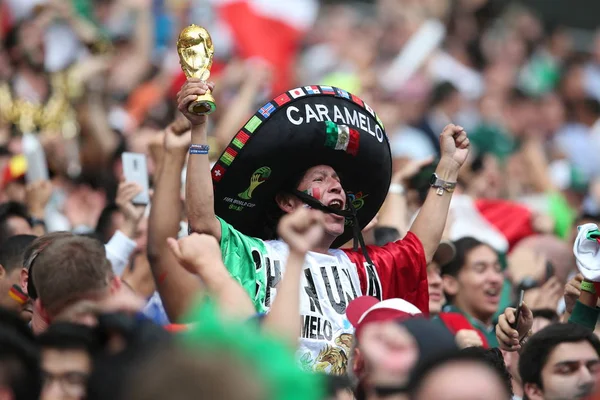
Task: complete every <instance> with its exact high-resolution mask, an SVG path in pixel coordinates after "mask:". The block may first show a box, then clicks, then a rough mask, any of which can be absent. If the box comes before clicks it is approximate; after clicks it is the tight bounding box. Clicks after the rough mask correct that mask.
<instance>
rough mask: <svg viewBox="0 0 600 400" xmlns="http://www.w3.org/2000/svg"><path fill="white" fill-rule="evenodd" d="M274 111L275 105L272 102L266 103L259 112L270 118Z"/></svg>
mask: <svg viewBox="0 0 600 400" xmlns="http://www.w3.org/2000/svg"><path fill="white" fill-rule="evenodd" d="M273 111H275V106H274V105H273V104H271V103H267V104H265V105H264V106H263V107H262V108H261V109H260V110H258V112H259V113H261V114H262V116H263V117H265V118H269V117H270V116H271V113H272V112H273Z"/></svg>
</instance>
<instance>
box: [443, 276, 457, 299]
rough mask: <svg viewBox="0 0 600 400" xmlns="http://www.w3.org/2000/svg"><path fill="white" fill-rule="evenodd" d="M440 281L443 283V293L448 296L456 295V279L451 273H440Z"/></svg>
mask: <svg viewBox="0 0 600 400" xmlns="http://www.w3.org/2000/svg"><path fill="white" fill-rule="evenodd" d="M442 282H443V285H444V293H446V294H447V295H449V296H456V295H457V294H458V289H459V285H458V279H456V278H455V277H453V276H452V275H442Z"/></svg>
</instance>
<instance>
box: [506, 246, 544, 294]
mask: <svg viewBox="0 0 600 400" xmlns="http://www.w3.org/2000/svg"><path fill="white" fill-rule="evenodd" d="M507 261H508V266H507V269H506V270H507V275H508V278H509V279H510V281H511V282H512V283H513V284H514V285H515V286H516V285H518V284H519V283H520V282H521V281H522V280H523V279H525V278H527V277H529V278H533V279H534V280H536V281H538V282H540V281H543V280H544V277H545V275H546V257H545V256H544V255H542V254H539V253H536V252H535V251H534V250H533V249H531V248H528V247H522V246H521V247H517V248H516V249H515V250H514V251H512V252H511V253H510V255H509V256H508V259H507Z"/></svg>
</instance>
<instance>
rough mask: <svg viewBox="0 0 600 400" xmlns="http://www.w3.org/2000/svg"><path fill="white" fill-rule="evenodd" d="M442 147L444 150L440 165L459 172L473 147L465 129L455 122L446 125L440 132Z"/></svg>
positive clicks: (442, 150)
mask: <svg viewBox="0 0 600 400" xmlns="http://www.w3.org/2000/svg"><path fill="white" fill-rule="evenodd" d="M440 148H441V152H442V157H441V158H440V165H444V166H446V167H448V168H451V169H452V170H454V171H456V172H457V171H458V170H459V169H460V167H461V166H462V165H463V164H464V163H465V161H466V160H467V157H468V156H469V151H470V149H471V144H470V142H469V138H468V137H467V132H466V131H465V129H464V128H463V127H462V126H457V125H454V124H449V125H446V127H445V128H444V130H443V131H442V133H441V134H440Z"/></svg>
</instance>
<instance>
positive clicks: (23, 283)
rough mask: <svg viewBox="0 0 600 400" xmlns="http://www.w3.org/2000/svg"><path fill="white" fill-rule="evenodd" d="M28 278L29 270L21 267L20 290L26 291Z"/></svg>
mask: <svg viewBox="0 0 600 400" xmlns="http://www.w3.org/2000/svg"><path fill="white" fill-rule="evenodd" d="M28 280H29V271H27V269H25V268H21V278H20V280H19V283H20V285H21V290H22V291H23V293H26V294H28V293H27V281H28Z"/></svg>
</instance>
